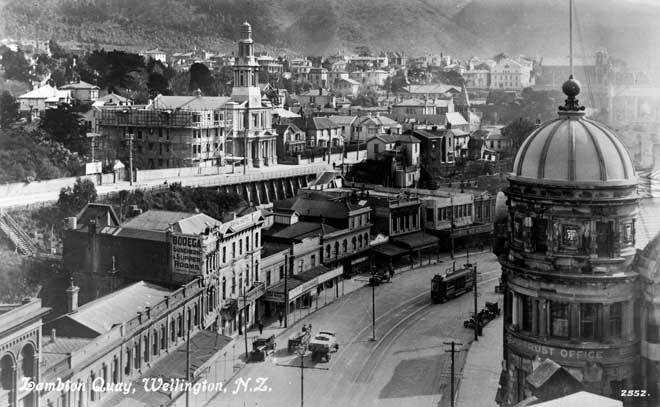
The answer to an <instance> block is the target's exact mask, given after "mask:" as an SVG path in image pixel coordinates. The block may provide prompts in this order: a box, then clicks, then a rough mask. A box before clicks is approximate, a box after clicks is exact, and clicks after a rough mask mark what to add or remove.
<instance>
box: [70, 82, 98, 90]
mask: <svg viewBox="0 0 660 407" xmlns="http://www.w3.org/2000/svg"><path fill="white" fill-rule="evenodd" d="M60 89H63V90H68V89H101V88H99V87H98V86H96V85H92V84H91V83H87V82H84V81H79V82H78V83H70V84H68V85H64V86H61V87H60Z"/></svg>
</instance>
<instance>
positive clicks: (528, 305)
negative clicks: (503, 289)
mask: <svg viewBox="0 0 660 407" xmlns="http://www.w3.org/2000/svg"><path fill="white" fill-rule="evenodd" d="M520 300H521V303H522V324H521V329H522V330H523V331H528V332H532V319H533V314H534V300H533V299H532V297H529V296H527V295H521V296H520Z"/></svg>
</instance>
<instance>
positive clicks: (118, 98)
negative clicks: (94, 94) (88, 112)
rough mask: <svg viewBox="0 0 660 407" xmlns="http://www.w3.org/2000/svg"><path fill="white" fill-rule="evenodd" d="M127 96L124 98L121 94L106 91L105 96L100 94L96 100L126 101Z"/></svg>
mask: <svg viewBox="0 0 660 407" xmlns="http://www.w3.org/2000/svg"><path fill="white" fill-rule="evenodd" d="M128 100H129V99H128V98H125V97H123V96H121V95H118V94H116V93H108V94H107V95H105V96H101V97H100V98H98V99H97V101H103V102H110V101H117V102H122V103H125V102H128Z"/></svg>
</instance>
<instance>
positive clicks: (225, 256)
mask: <svg viewBox="0 0 660 407" xmlns="http://www.w3.org/2000/svg"><path fill="white" fill-rule="evenodd" d="M222 262H223V263H226V262H227V247H225V246H223V247H222Z"/></svg>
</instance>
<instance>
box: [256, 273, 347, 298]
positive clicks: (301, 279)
mask: <svg viewBox="0 0 660 407" xmlns="http://www.w3.org/2000/svg"><path fill="white" fill-rule="evenodd" d="M341 273H342V268H341V267H337V268H335V269H332V270H331V269H329V268H327V267H325V266H316V267H314V268H313V269H310V270H307V271H304V272H302V273H299V274H296V275H294V276H293V277H290V278H288V279H287V281H286V286H287V287H286V288H287V290H288V291H289V301H293V300H295V299H296V298H298V297H300V296H301V295H303V294H305V293H307V292H309V291H311V290H312V289H314V288H316V286H318V285H319V284H322V283H324V282H326V281H328V280H331V279H333V278H335V277H337V276H339V275H341ZM262 298H263V300H264V301H270V302H280V303H283V302H284V280H282V281H279V282H278V283H277V284H275V285H273V286H272V287H270V288H269V289H268V290H266V294H265V295H264V296H263V297H262Z"/></svg>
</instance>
